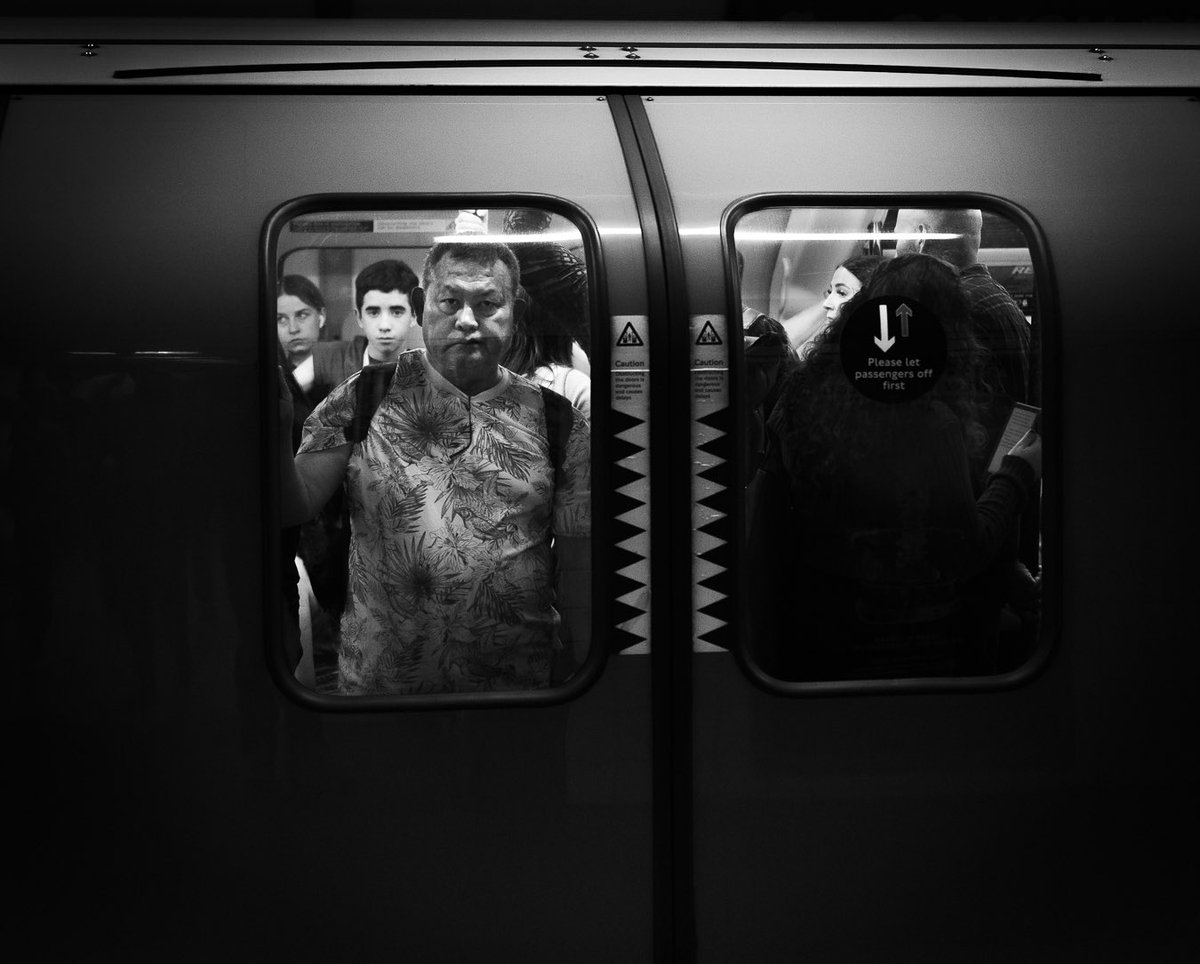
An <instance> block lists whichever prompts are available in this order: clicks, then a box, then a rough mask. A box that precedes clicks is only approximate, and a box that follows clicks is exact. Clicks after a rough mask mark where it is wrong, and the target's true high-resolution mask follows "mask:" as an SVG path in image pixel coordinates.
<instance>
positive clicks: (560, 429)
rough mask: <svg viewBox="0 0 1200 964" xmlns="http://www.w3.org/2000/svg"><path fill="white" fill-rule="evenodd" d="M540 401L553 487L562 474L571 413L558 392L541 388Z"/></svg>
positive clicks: (543, 386)
mask: <svg viewBox="0 0 1200 964" xmlns="http://www.w3.org/2000/svg"><path fill="white" fill-rule="evenodd" d="M541 389H542V401H543V403H544V405H545V408H546V442H547V443H548V444H549V446H550V465H551V466H552V467H553V469H554V479H555V485H557V484H558V476H559V474H560V473H561V472H562V465H563V458H564V457H565V455H566V450H567V437H568V436H569V435H570V434H571V422H572V419H573V417H574V416H573V413H572V412H571V403H570V402H568V401H567V399H566V398H565V397H564V396H562V395H560V394H558V392H556V391H553V390H551V389H549V388H547V387H546V386H545V385H542V386H541Z"/></svg>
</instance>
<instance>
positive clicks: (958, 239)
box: [895, 208, 1041, 663]
mask: <svg viewBox="0 0 1200 964" xmlns="http://www.w3.org/2000/svg"><path fill="white" fill-rule="evenodd" d="M895 230H896V233H897V234H908V235H911V237H909V238H904V239H899V240H897V242H896V251H897V253H898V254H912V253H924V254H931V255H934V256H935V257H939V258H941V259H942V260H943V261H947V262H949V263H950V264H952V265H954V266H955V267H956V268H957V269H958V273H959V277H960V278H961V279H962V283H963V288H964V289H965V291H966V293H967V298H968V299H969V301H970V304H971V327H972V333H973V334H974V336H975V340H976V341H977V342H978V343H979V346H980V349H981V350H982V351H983V353H984V361H985V365H986V375H985V377H986V381H987V385H988V388H989V389H990V390H991V395H992V397H991V399H990V400H985V401H984V403H983V404H984V414H983V422H984V425H985V427H986V429H987V434H988V444H987V446H986V447H985V449H984V451H983V453H982V458H983V460H984V462H985V463H986V461H987V460H989V459H990V457H991V453H992V452H993V451H994V449H995V447H996V445H997V443H998V442H999V441H1000V437H1001V435H1002V434H1003V432H1004V427H1005V424H1006V423H1007V421H1008V416H1009V414H1010V413H1011V412H1012V410H1013V405H1014V404H1015V403H1016V402H1029V403H1031V404H1035V405H1040V394H1039V392H1038V390H1037V379H1036V377H1031V370H1030V365H1031V355H1032V342H1033V332H1032V330H1031V328H1030V324H1029V321H1028V320H1027V319H1026V318H1025V313H1024V312H1023V311H1021V309H1020V307H1019V306H1018V305H1017V303H1016V302H1015V301H1014V300H1013V298H1012V296H1011V295H1010V294H1009V293H1008V292H1007V291H1006V290H1005V289H1004V287H1003V286H1002V285H1000V284H998V283H997V282H996V281H995V280H994V279H993V278H992V276H991V273H990V272H989V271H988V269H987V266H986V265H984V264H981V263H980V262H979V247H980V243H981V241H982V235H983V212H982V211H981V210H979V209H978V208H938V209H916V208H901V209H900V210H899V211H898V212H897V215H896V227H895ZM936 234H943V235H951V236H952V237H949V238H936V237H932V235H936ZM976 469H977V471H982V470H983V466H976ZM1013 527H1014V534H1013V540H1014V541H1015V544H1016V546H1017V559H1016V561H1015V562H1014V564H1013V565H1012V566H1011V568H1010V572H1009V575H1008V580H1007V581H1008V585H1009V589H1008V593H1007V598H1008V602H1009V603H1010V605H1011V608H1012V610H1013V613H1014V615H1015V616H1016V617H1018V618H1019V619H1020V622H1021V624H1022V627H1023V631H1022V634H1021V636H1022V641H1021V644H1020V646H1021V650H1020V651H1018V652H1016V653H1015V654H1014V655H1013V656H1012V658H1011V659H1009V660H1008V662H1010V663H1014V662H1020V661H1021V660H1022V659H1023V657H1024V655H1025V654H1026V653H1028V652H1029V651H1031V650H1032V645H1033V641H1034V636H1035V635H1036V632H1037V623H1038V617H1039V613H1040V608H1041V605H1040V597H1041V579H1040V575H1041V504H1040V500H1039V499H1037V498H1036V497H1035V498H1033V499H1030V500H1029V503H1028V505H1027V506H1026V509H1025V512H1024V513H1022V515H1021V518H1020V519H1018V520H1016V521H1015V522H1014V526H1013ZM1001 581H1002V580H1000V579H997V580H996V583H997V584H999V583H1000V582H1001Z"/></svg>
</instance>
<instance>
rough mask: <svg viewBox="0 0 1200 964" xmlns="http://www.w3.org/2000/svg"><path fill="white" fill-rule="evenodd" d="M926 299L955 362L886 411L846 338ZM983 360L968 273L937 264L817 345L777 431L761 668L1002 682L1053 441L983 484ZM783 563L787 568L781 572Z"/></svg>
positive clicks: (758, 609)
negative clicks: (1027, 532) (1013, 599)
mask: <svg viewBox="0 0 1200 964" xmlns="http://www.w3.org/2000/svg"><path fill="white" fill-rule="evenodd" d="M885 295H898V296H903V297H906V298H911V299H914V300H915V301H917V302H918V303H920V304H921V305H923V306H924V307H925V308H926V309H928V310H929V311H930V312H931V313H932V315H933V316H934V317H936V318H938V319H940V321H941V324H942V327H943V331H944V334H945V338H946V344H947V362H946V365H945V369H944V371H943V372H942V373H941V375H940V377H939V378H938V380H937V382H936V383H935V384H934V385H933V387H932V388H931V389H930V390H929V391H928V392H927V393H926V394H924V395H922V396H920V397H918V398H914V399H912V400H908V401H905V402H900V403H885V402H880V401H876V400H874V399H873V398H871V397H868V396H867V395H865V394H863V393H861V392H860V391H859V390H858V389H857V388H856V387H855V385H854V383H853V382H852V381H851V380H850V379H849V378H848V377H847V375H846V372H845V370H844V368H843V360H842V357H841V350H840V348H841V337H842V331H843V329H844V328H845V327H846V323H847V321H848V319H849V318H850V317H852V315H853V311H854V308H855V307H856V306H857V305H858V304H861V303H863V302H865V301H866V300H868V299H871V298H876V297H882V296H885ZM979 368H980V360H979V353H978V350H977V347H976V345H975V343H974V340H973V336H972V333H971V323H970V320H969V303H968V300H967V296H966V292H965V290H964V288H963V286H962V285H961V284H960V283H959V280H958V278H957V276H956V274H955V272H954V270H953V269H952V268H951V267H950V266H948V265H947V264H945V263H944V262H942V261H940V260H938V259H936V258H932V257H929V256H926V255H903V256H899V257H897V258H896V259H894V260H893V261H890V262H885V263H884V264H883V265H881V266H880V267H879V268H878V269H877V270H876V272H875V273H874V275H873V276H872V278H871V280H870V281H869V282H868V283H867V284H866V285H865V286H864V287H863V288H862V289H861V291H860V292H859V293H858V294H857V295H855V296H854V298H853V299H851V301H850V302H848V303H847V304H846V306H845V307H844V308H843V310H842V312H841V313H840V314H839V315H838V317H837V319H836V320H835V321H834V322H833V324H831V325H830V326H829V327H828V328H827V329H825V330H824V331H823V332H822V333H821V334H819V335H818V336H817V338H816V340H815V343H814V346H813V349H812V350H811V351H810V352H809V353H808V357H807V359H806V361H805V364H804V365H802V366H801V367H800V368H799V370H797V371H796V372H795V373H793V374H792V375H791V376H790V377H789V378H788V379H787V381H786V382H785V384H784V386H783V390H782V392H781V394H780V398H779V401H778V402H777V404H776V406H775V410H774V412H773V414H772V416H771V419H770V420H769V423H768V429H769V432H770V436H771V439H770V443H769V444H770V452H771V458H770V461H769V464H768V475H770V476H773V477H774V479H775V481H776V482H782V485H781V486H780V487H779V488H781V489H783V490H786V491H785V492H784V494H783V496H782V497H781V498H780V499H779V500H778V502H776V501H772V500H768V501H765V502H764V503H762V505H761V508H762V512H763V515H762V516H761V517H760V518H759V520H758V522H759V523H760V524H761V527H762V531H763V532H764V533H766V534H767V535H766V538H765V539H763V540H761V541H760V542H759V543H758V544H759V545H763V544H766V545H768V546H773V548H774V552H773V553H772V558H771V559H770V560H767V559H765V558H761V557H762V556H763V555H764V552H763V551H759V552H756V553H755V557H754V558H752V559H751V563H752V564H758V565H759V566H760V567H766V571H765V572H764V574H763V576H762V578H760V579H755V578H752V579H751V587H752V588H751V596H750V599H749V603H750V607H749V610H748V613H747V616H748V619H749V620H750V621H751V624H752V626H753V627H754V629H753V631H752V633H751V636H752V639H753V640H754V645H756V646H757V647H758V653H757V655H758V656H759V659H760V662H761V664H762V665H763V666H764V668H765V669H767V671H768V672H770V673H772V674H773V675H776V676H778V677H780V678H783V679H792V680H797V679H798V680H811V679H860V678H883V677H889V678H897V677H908V676H946V675H959V674H967V675H973V674H975V673H979V672H987V671H990V669H991V660H992V658H993V655H994V648H995V642H996V621H997V617H998V607H997V605H996V602H995V598H996V592H995V589H994V587H992V586H991V585H989V584H988V583H989V580H991V579H993V578H995V576H996V573H997V571H998V570H997V569H996V568H995V567H994V566H993V563H994V561H995V560H996V559H997V557H998V556H999V555H1000V554H1002V553H1003V552H1004V551H1005V545H1006V540H1007V539H1008V536H1009V534H1010V533H1011V531H1012V526H1013V523H1014V520H1015V519H1016V518H1017V516H1018V515H1019V513H1020V512H1021V510H1022V509H1023V507H1024V506H1025V504H1026V503H1027V502H1028V501H1029V499H1030V498H1032V496H1033V493H1034V491H1035V486H1036V482H1037V479H1038V477H1039V475H1040V471H1041V442H1040V440H1039V439H1038V438H1037V437H1036V436H1035V435H1032V434H1031V435H1030V436H1027V437H1026V438H1025V439H1022V440H1021V442H1019V443H1018V444H1017V445H1016V446H1015V447H1014V448H1013V449H1012V450H1011V452H1010V453H1009V454H1008V455H1007V456H1006V457H1005V458H1004V460H1003V463H1002V465H1001V467H1000V469H999V471H998V472H997V473H996V474H995V475H993V476H991V477H989V478H988V479H987V480H986V482H983V481H982V480H981V481H980V482H979V483H978V484H977V485H973V483H972V473H971V465H972V463H973V462H978V460H979V458H980V456H981V454H982V452H983V450H984V448H986V445H987V439H986V432H985V429H984V426H983V424H982V414H983V409H982V405H981V401H980V400H981V398H983V397H984V396H983V392H982V390H981V386H980V371H979ZM780 557H781V558H780Z"/></svg>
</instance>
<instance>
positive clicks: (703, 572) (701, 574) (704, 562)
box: [692, 557, 725, 602]
mask: <svg viewBox="0 0 1200 964" xmlns="http://www.w3.org/2000/svg"><path fill="white" fill-rule="evenodd" d="M724 571H725V567H724V566H719V565H717V564H716V563H715V562H711V561H709V560H708V559H701V558H699V557H697V558H695V559H693V560H692V572H693V573H694V575H695V578H696V589H697V590H701V589H703V590H704V592H712V590H711V589H707V588H705V587H703V586H701V585H700V583H702V582H704V580H705V579H709V578H711V577H712V576H715V575H717V574H718V573H721V572H724ZM717 596H718V597H720V598H724V596H725V594H724V593H717ZM710 602H711V600H710Z"/></svg>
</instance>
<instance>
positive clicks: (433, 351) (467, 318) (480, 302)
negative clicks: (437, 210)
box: [421, 255, 523, 395]
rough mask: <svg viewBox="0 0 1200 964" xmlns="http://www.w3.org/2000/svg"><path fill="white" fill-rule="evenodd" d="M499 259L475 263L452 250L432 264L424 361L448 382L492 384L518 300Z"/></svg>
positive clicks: (474, 387)
mask: <svg viewBox="0 0 1200 964" xmlns="http://www.w3.org/2000/svg"><path fill="white" fill-rule="evenodd" d="M514 287H515V285H514V284H513V278H512V276H511V274H510V273H509V270H508V268H507V267H506V266H505V265H504V263H503V262H501V261H496V262H494V263H493V264H479V263H477V262H475V261H463V260H459V259H456V258H454V257H453V256H452V255H451V256H447V257H445V258H443V259H442V260H441V261H439V262H438V263H437V264H436V265H435V266H434V274H433V278H432V280H431V281H430V285H429V290H428V291H426V292H425V311H424V314H423V317H422V319H421V328H422V331H423V333H424V336H425V349H426V351H427V352H428V355H429V361H430V364H432V365H433V367H434V368H435V369H436V370H437V371H438V373H439V374H441V375H442V376H443V377H445V378H446V380H447V381H449V382H450V384H452V385H454V386H455V387H456V388H458V389H459V390H460V391H463V392H465V393H466V394H468V395H476V394H478V393H479V392H482V391H485V390H486V389H488V388H491V387H492V386H493V385H495V384H496V381H497V380H498V379H499V377H500V373H499V365H500V359H501V357H502V356H503V355H504V351H505V349H506V348H507V347H508V343H509V341H510V340H511V339H512V334H513V328H514V326H515V325H516V322H517V320H518V313H519V310H520V308H521V307H523V305H519V304H517V303H516V300H515V295H514V291H513V289H514Z"/></svg>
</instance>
